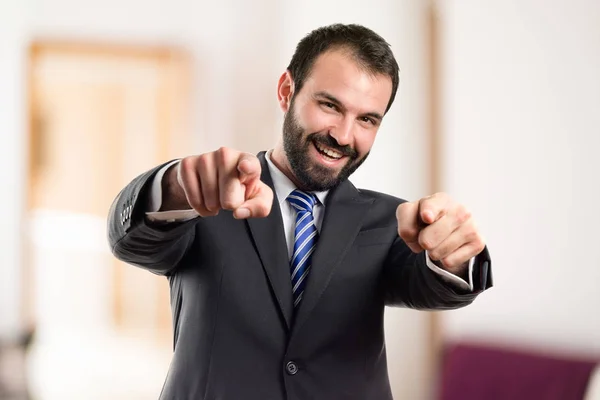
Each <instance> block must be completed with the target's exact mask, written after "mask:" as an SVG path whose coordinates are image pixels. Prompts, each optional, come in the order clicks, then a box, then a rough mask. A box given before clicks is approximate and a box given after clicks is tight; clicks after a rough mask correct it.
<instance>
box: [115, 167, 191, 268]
mask: <svg viewBox="0 0 600 400" xmlns="http://www.w3.org/2000/svg"><path fill="white" fill-rule="evenodd" d="M164 165H166V164H163V165H160V166H158V167H156V168H153V169H152V170H150V171H148V172H145V173H143V174H141V175H139V176H138V177H136V178H135V179H134V180H133V181H132V182H131V183H129V184H128V185H127V186H125V188H123V190H121V192H120V193H119V194H118V195H117V197H116V198H115V199H114V201H113V203H112V205H111V207H110V210H109V212H108V220H107V222H108V227H107V228H108V229H107V231H108V242H109V246H110V249H111V251H112V253H113V254H114V256H115V257H116V258H118V259H119V260H121V261H124V262H126V263H129V264H132V265H135V266H138V267H141V268H144V269H147V270H149V271H151V272H153V273H155V274H158V275H169V274H171V273H172V272H173V271H174V270H175V269H176V268H177V266H178V265H179V264H180V263H181V261H182V260H183V258H184V257H185V256H186V254H187V253H188V251H189V249H190V248H191V246H192V243H193V242H194V237H195V224H196V221H197V219H193V220H189V221H186V222H181V223H171V224H157V223H152V222H149V221H148V220H147V217H146V208H147V206H148V196H149V195H150V194H149V190H150V187H151V184H152V181H153V178H154V176H155V175H156V173H157V172H158V171H159V170H160V169H161V168H162V167H163V166H164Z"/></svg>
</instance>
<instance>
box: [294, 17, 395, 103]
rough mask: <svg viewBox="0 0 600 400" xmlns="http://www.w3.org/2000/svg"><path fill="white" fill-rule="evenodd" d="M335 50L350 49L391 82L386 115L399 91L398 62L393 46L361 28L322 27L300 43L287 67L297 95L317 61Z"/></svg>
mask: <svg viewBox="0 0 600 400" xmlns="http://www.w3.org/2000/svg"><path fill="white" fill-rule="evenodd" d="M334 49H343V50H348V51H349V52H350V54H351V55H352V56H353V57H354V59H355V60H356V61H357V62H358V64H359V65H360V66H361V67H362V68H364V69H365V70H366V71H368V72H370V73H373V74H384V75H387V76H389V77H390V78H391V79H392V95H391V96H390V101H389V102H388V105H387V108H386V109H385V112H386V113H387V111H388V110H389V109H390V107H391V106H392V103H393V102H394V98H395V97H396V91H397V90H398V81H399V78H398V63H397V62H396V59H395V58H394V54H393V53H392V50H391V49H390V45H389V44H388V43H387V42H386V41H385V40H384V39H383V38H382V37H381V36H379V35H378V34H376V33H375V32H373V31H372V30H370V29H369V28H366V27H364V26H361V25H356V24H350V25H343V24H334V25H328V26H323V27H321V28H318V29H315V30H314V31H312V32H310V33H309V34H308V35H306V36H305V37H304V38H303V39H302V40H301V41H300V42H299V43H298V45H297V46H296V52H295V53H294V55H293V56H292V60H291V61H290V65H289V66H288V68H287V69H288V70H289V71H290V73H291V75H292V78H293V79H294V86H295V92H296V93H298V92H300V90H301V89H302V86H303V84H304V81H305V80H306V78H307V77H308V76H309V75H310V72H311V70H312V67H313V65H314V63H315V61H316V59H317V58H318V57H319V56H320V55H321V54H323V53H325V52H326V51H328V50H334Z"/></svg>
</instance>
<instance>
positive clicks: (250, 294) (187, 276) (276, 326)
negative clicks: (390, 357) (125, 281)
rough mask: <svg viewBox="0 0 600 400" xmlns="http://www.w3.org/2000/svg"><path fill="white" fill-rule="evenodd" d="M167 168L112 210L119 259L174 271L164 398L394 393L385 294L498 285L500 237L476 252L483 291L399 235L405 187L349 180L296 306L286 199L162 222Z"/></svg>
mask: <svg viewBox="0 0 600 400" xmlns="http://www.w3.org/2000/svg"><path fill="white" fill-rule="evenodd" d="M259 157H260V160H261V163H262V170H263V172H262V177H261V178H262V180H263V181H264V182H265V183H267V184H268V185H270V186H271V187H273V183H272V180H271V177H270V175H269V170H268V167H267V164H266V160H265V158H264V153H261V154H260V155H259ZM160 167H161V166H159V167H157V168H154V169H153V170H151V171H148V172H146V173H144V174H142V175H140V176H139V177H137V178H136V179H134V180H133V181H132V182H131V183H130V184H129V185H128V186H126V187H125V188H124V189H123V190H122V191H121V192H120V193H119V195H118V196H117V197H116V199H115V200H114V203H113V205H112V207H111V210H110V215H109V221H108V222H109V242H110V247H111V249H112V251H113V253H114V255H115V256H116V257H117V258H119V259H121V260H123V261H125V262H127V263H130V264H133V265H137V266H139V267H141V268H144V269H147V270H149V271H151V272H153V273H156V274H160V275H165V276H167V277H168V279H169V282H170V287H171V306H172V313H173V326H174V354H173V359H172V363H171V366H170V369H169V373H168V375H167V378H166V381H165V384H164V387H163V390H162V393H161V397H160V398H161V399H169V400H171V399H178V400H188V399H190V400H191V399H197V400H200V399H211V400H212V399H215V400H216V399H219V400H238V399H247V400H254V399H256V400H271V399H272V400H280V399H293V400H308V399H324V400H335V399H377V400H380V399H391V398H392V396H391V391H390V385H389V381H388V373H387V364H386V352H385V343H384V331H383V313H384V306H385V305H389V306H402V307H410V308H416V309H422V310H431V309H454V308H458V307H462V306H465V305H467V304H469V303H471V302H472V301H473V300H474V299H475V297H476V296H477V294H478V293H480V292H481V291H482V290H485V289H487V288H488V287H490V286H491V285H492V279H491V273H490V272H491V271H490V259H489V255H488V253H487V249H486V250H485V251H484V252H483V253H482V254H481V255H480V256H478V257H477V260H476V265H475V273H474V279H475V292H474V293H461V292H460V291H458V290H456V289H455V288H453V287H452V286H451V285H449V284H447V283H445V282H443V281H442V280H441V279H440V278H439V277H438V276H437V275H436V274H435V273H433V272H432V271H431V270H430V269H429V268H428V267H427V266H426V265H425V258H424V253H421V254H413V253H412V252H411V251H410V250H409V248H408V247H407V246H406V245H405V243H404V242H403V241H402V240H401V239H400V238H399V236H398V233H397V222H396V217H395V211H396V207H397V206H398V204H400V203H401V202H402V201H403V200H400V199H397V198H394V197H392V196H388V195H385V194H381V193H377V192H373V191H368V190H358V189H356V188H355V187H354V186H353V185H352V184H351V183H350V182H348V181H346V182H344V183H342V184H341V185H339V187H337V188H336V189H334V190H332V191H331V192H330V194H329V195H328V197H327V203H326V207H325V216H324V220H323V225H322V229H321V233H320V239H319V242H318V245H317V249H316V251H315V253H314V255H313V260H312V270H311V273H310V275H309V277H308V281H307V285H306V289H305V292H304V298H303V300H302V303H301V305H300V306H299V309H298V310H297V311H296V313H295V315H294V313H293V307H292V287H291V282H290V270H289V260H288V255H287V247H286V243H285V238H284V232H283V222H282V219H281V212H280V209H279V203H278V200H277V198H275V199H274V201H273V208H272V211H271V214H270V215H269V216H268V217H267V218H257V219H249V220H236V219H234V218H233V217H232V213H231V212H228V211H221V212H220V213H219V215H218V216H216V217H210V218H196V219H194V220H191V221H188V222H185V223H175V224H166V225H162V226H160V225H156V224H150V223H148V222H147V221H146V220H145V218H144V212H145V210H144V208H145V205H146V197H147V194H146V192H147V189H148V187H149V186H150V182H151V181H152V178H153V176H154V174H155V173H156V172H157V171H158V169H160Z"/></svg>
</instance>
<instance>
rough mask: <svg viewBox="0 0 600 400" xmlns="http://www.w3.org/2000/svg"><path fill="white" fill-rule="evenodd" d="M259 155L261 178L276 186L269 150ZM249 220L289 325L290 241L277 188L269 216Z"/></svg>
mask: <svg viewBox="0 0 600 400" xmlns="http://www.w3.org/2000/svg"><path fill="white" fill-rule="evenodd" d="M258 157H259V159H260V163H261V167H262V174H261V180H262V181H263V182H264V183H266V184H267V185H269V186H270V187H271V189H273V180H272V179H271V174H269V167H268V165H267V161H266V159H265V153H264V152H263V153H260V154H259V155H258ZM247 223H248V226H249V227H250V232H252V238H253V240H254V243H255V245H256V248H257V250H258V253H259V255H260V259H261V261H262V264H263V268H264V270H265V273H266V274H267V277H268V279H269V283H270V284H271V288H272V290H273V292H274V294H275V297H276V298H277V302H278V303H279V307H280V308H281V312H282V314H283V317H284V319H285V322H286V324H287V327H288V329H289V328H290V327H291V323H292V315H293V305H292V283H291V277H290V269H289V260H288V251H287V245H286V242H285V235H284V232H283V219H282V218H281V210H280V208H279V200H278V199H277V194H276V193H275V190H273V206H272V208H271V213H270V214H269V216H268V217H266V218H250V219H248V220H247Z"/></svg>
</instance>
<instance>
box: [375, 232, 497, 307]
mask: <svg viewBox="0 0 600 400" xmlns="http://www.w3.org/2000/svg"><path fill="white" fill-rule="evenodd" d="M383 275H384V276H383V285H384V290H385V300H386V304H387V305H390V306H403V307H409V308H414V309H419V310H452V309H456V308H461V307H464V306H466V305H469V304H471V303H472V302H473V300H475V298H476V297H477V295H478V294H479V293H481V292H482V291H484V290H485V289H488V288H490V287H491V286H492V275H491V260H490V256H489V252H488V250H487V247H486V248H485V249H484V250H483V251H482V252H481V254H479V255H478V256H477V257H476V258H475V261H474V266H473V286H474V287H473V291H467V290H462V289H460V288H458V287H457V286H456V285H452V284H451V283H448V282H445V281H444V280H443V279H442V278H441V277H440V276H439V274H436V273H435V272H433V271H432V270H431V269H430V268H428V267H427V264H426V261H425V252H421V253H419V254H415V253H413V252H412V251H411V250H410V249H409V248H408V246H406V244H405V243H404V241H403V240H402V239H400V238H399V237H397V238H396V239H395V241H394V243H393V245H392V247H391V249H390V252H389V254H388V256H387V258H386V261H385V264H384V270H383Z"/></svg>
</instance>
